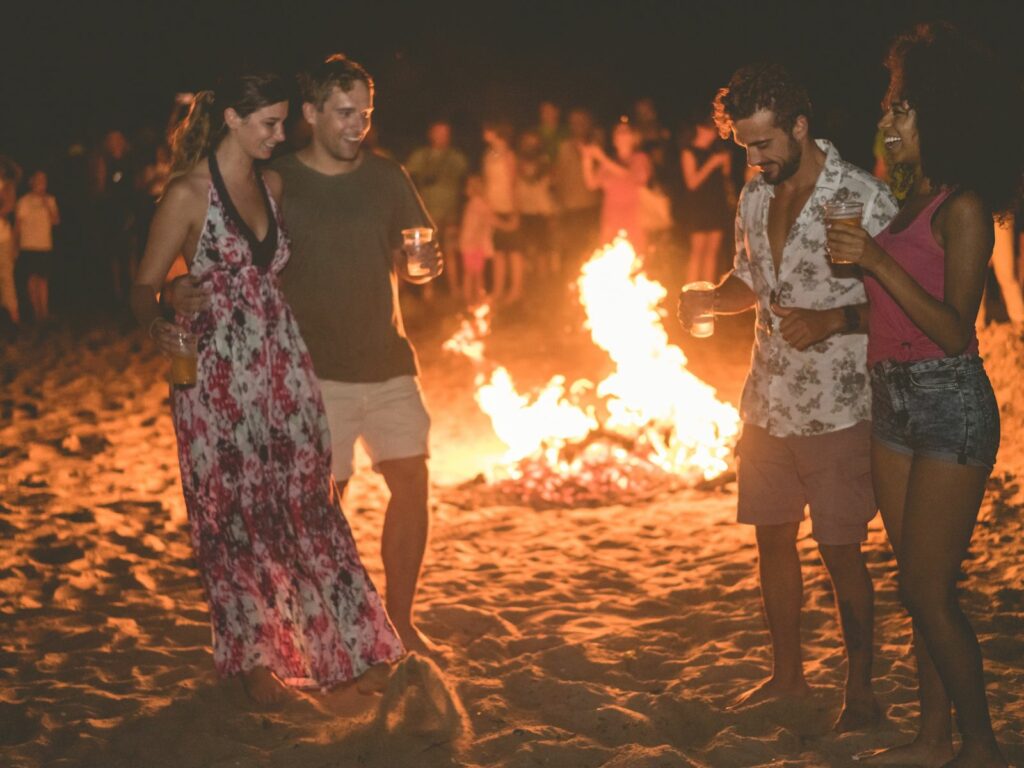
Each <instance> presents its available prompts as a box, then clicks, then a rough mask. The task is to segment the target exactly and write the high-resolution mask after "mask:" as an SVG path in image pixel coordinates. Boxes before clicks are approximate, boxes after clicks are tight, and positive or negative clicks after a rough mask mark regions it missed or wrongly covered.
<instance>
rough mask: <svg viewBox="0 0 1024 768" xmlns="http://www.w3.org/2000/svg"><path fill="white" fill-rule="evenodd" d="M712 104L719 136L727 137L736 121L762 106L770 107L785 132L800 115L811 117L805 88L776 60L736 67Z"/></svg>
mask: <svg viewBox="0 0 1024 768" xmlns="http://www.w3.org/2000/svg"><path fill="white" fill-rule="evenodd" d="M712 106H713V117H714V119H715V125H716V126H717V127H718V133H719V135H720V136H721V137H722V138H723V139H727V138H729V135H730V134H731V133H732V131H733V128H734V127H735V124H736V122H737V121H739V120H745V119H746V118H748V117H750V116H751V115H753V114H754V113H756V112H760V111H761V110H762V109H767V110H770V111H771V112H772V114H774V115H775V124H776V125H777V126H778V127H779V128H781V129H782V130H784V131H786V132H787V133H788V132H789V131H791V130H792V129H793V126H794V125H795V124H796V120H797V118H798V117H800V116H801V115H803V116H804V117H806V118H807V120H808V122H810V120H811V98H810V96H808V95H807V89H806V88H804V86H803V85H802V84H801V83H800V82H798V81H797V80H796V78H794V77H793V75H792V74H791V73H790V71H789V70H788V69H786V68H785V67H784V66H782V65H781V64H778V63H776V62H761V63H758V64H750V65H748V66H745V67H741V68H740V69H738V70H736V72H735V73H733V76H732V77H731V78H730V80H729V85H728V86H726V87H725V88H722V89H721V90H719V91H718V95H717V96H716V97H715V100H714V102H713V104H712Z"/></svg>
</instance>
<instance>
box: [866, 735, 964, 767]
mask: <svg viewBox="0 0 1024 768" xmlns="http://www.w3.org/2000/svg"><path fill="white" fill-rule="evenodd" d="M952 758H953V745H952V744H950V743H948V742H946V743H942V744H936V743H934V742H926V741H912V742H911V743H909V744H903V745H902V746H899V747H891V748H890V749H880V750H878V751H877V752H862V753H861V754H859V755H856V756H855V757H854V759H855V760H857V761H858V762H861V763H864V764H865V765H920V766H926V768H941V766H944V765H946V764H948V763H949V761H950V760H951V759H952Z"/></svg>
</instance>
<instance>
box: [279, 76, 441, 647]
mask: <svg viewBox="0 0 1024 768" xmlns="http://www.w3.org/2000/svg"><path fill="white" fill-rule="evenodd" d="M300 87H301V90H302V100H303V104H302V116H303V119H304V120H305V121H306V122H307V123H308V124H309V125H310V126H311V127H312V141H311V142H310V144H309V145H308V146H307V147H305V148H303V149H301V150H299V151H298V152H296V153H295V154H292V155H288V156H285V157H282V158H280V159H279V160H277V161H275V162H274V164H273V168H274V170H275V171H277V172H278V173H279V174H280V175H281V178H282V180H283V189H284V194H283V203H282V212H283V214H284V220H285V225H286V227H287V230H288V233H289V236H290V237H291V242H292V248H291V260H290V261H289V263H288V265H287V266H286V267H285V268H284V270H283V271H282V273H281V281H282V287H283V289H284V293H285V297H286V298H287V299H288V302H289V304H290V305H291V307H292V310H293V312H294V313H295V317H296V319H297V320H298V323H299V329H300V330H301V331H302V337H303V339H304V340H305V342H306V345H307V347H309V352H310V355H311V357H312V359H313V368H314V369H315V371H316V374H317V377H318V378H319V379H320V387H321V391H322V393H323V398H324V406H325V408H326V410H327V419H328V423H329V424H330V429H331V447H332V451H333V470H334V474H335V478H336V479H337V481H338V482H339V484H340V485H341V486H342V487H344V485H345V483H346V482H347V481H348V479H349V477H351V475H352V455H353V448H354V445H355V441H356V440H357V439H361V440H362V441H363V444H364V446H365V447H366V449H367V452H368V453H369V455H370V458H371V460H372V461H373V465H374V469H376V470H377V471H379V472H380V473H381V474H382V475H383V476H384V480H385V482H386V483H387V486H388V490H389V491H390V492H391V499H390V500H389V502H388V508H387V513H386V516H385V520H384V531H383V535H382V537H381V548H382V556H383V561H384V572H385V577H386V580H387V589H386V594H385V596H386V603H387V609H388V613H389V614H390V616H391V620H392V621H393V622H394V625H395V628H396V629H397V630H398V634H399V635H400V636H401V638H402V641H403V642H404V643H405V645H406V647H407V648H408V649H409V650H412V651H421V652H422V651H428V650H430V649H431V645H430V643H429V641H428V640H427V639H426V638H425V637H424V636H423V635H422V634H421V633H420V632H419V630H418V629H417V628H416V625H415V623H414V621H413V616H412V614H413V602H414V599H415V595H416V584H417V581H418V580H419V573H420V567H421V565H422V562H423V554H424V551H425V549H426V542H427V531H428V526H429V513H428V509H427V489H428V484H427V455H428V450H427V433H428V430H429V427H430V418H429V416H428V415H427V411H426V408H425V407H424V405H423V399H422V396H421V394H420V390H419V384H418V382H417V379H416V373H417V368H416V357H415V354H414V353H413V349H412V345H410V343H409V340H408V339H407V338H406V337H405V331H404V328H403V326H402V315H401V311H400V308H399V304H398V278H399V277H401V278H402V279H404V280H407V281H409V282H415V283H422V282H427V281H428V280H431V279H433V278H434V277H436V276H437V275H438V274H440V272H441V259H440V253H439V252H435V254H434V260H433V263H432V265H431V269H430V273H429V274H428V275H426V276H425V277H422V278H412V277H410V276H409V274H408V271H407V270H406V265H405V260H404V258H403V257H402V252H401V244H402V235H401V231H402V230H403V229H406V228H409V227H420V226H428V227H433V223H432V222H431V220H430V217H429V216H428V215H427V212H426V210H425V209H424V207H423V204H422V202H421V201H420V198H419V195H418V194H417V193H416V190H415V188H414V187H413V185H412V182H411V181H410V180H409V177H408V175H407V174H406V172H405V170H404V169H403V168H402V166H401V165H399V164H398V163H396V162H394V161H393V160H389V159H386V158H383V157H380V156H378V155H374V154H372V153H370V152H368V151H366V150H364V149H363V148H362V143H363V139H364V138H365V137H366V134H367V132H368V131H369V129H370V118H371V115H372V113H373V80H372V79H371V78H370V76H369V75H368V74H367V72H366V70H364V69H363V68H362V67H361V66H360V65H359V64H356V63H355V62H353V61H350V60H348V59H346V58H345V57H344V56H332V57H330V58H329V59H328V60H327V61H326V62H324V63H323V64H321V65H320V66H319V67H317V68H316V69H314V70H313V71H311V72H309V73H306V74H304V75H303V76H301V77H300Z"/></svg>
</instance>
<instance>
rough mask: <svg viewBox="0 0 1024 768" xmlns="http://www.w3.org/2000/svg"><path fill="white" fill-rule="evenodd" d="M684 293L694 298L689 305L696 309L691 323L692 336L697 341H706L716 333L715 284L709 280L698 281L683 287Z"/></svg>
mask: <svg viewBox="0 0 1024 768" xmlns="http://www.w3.org/2000/svg"><path fill="white" fill-rule="evenodd" d="M683 293H685V294H688V295H689V296H690V297H692V298H688V299H687V303H689V304H691V306H693V308H694V315H693V320H692V321H691V323H690V327H689V329H688V330H689V331H690V335H691V336H693V337H694V338H697V339H706V338H707V337H708V336H711V335H713V334H714V332H715V284H714V283H709V282H708V281H707V280H698V281H697V282H695V283H687V284H686V285H684V286H683Z"/></svg>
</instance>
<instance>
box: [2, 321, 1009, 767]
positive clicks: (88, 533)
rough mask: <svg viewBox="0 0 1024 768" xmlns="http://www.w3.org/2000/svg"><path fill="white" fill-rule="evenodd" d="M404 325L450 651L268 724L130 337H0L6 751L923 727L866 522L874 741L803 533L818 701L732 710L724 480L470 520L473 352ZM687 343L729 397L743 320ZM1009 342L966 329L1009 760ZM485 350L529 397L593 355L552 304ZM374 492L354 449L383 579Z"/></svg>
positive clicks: (158, 376)
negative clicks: (220, 659)
mask: <svg viewBox="0 0 1024 768" xmlns="http://www.w3.org/2000/svg"><path fill="white" fill-rule="evenodd" d="M411 314H412V315H413V318H412V321H413V322H412V323H411V325H412V326H413V327H414V331H415V332H414V334H413V337H414V340H415V342H416V344H417V347H418V349H419V351H420V357H421V362H422V365H423V382H424V386H425V389H426V394H427V398H428V401H429V404H430V408H431V412H432V416H433V420H434V431H433V454H434V455H433V459H432V470H433V478H434V483H435V487H434V491H433V501H432V506H433V531H432V541H431V545H430V550H429V554H428V558H427V563H426V566H425V569H424V574H423V579H422V588H421V592H420V599H419V606H420V608H419V619H420V623H421V625H422V628H423V629H424V630H425V631H426V632H427V633H428V634H429V635H430V636H431V637H433V638H435V639H436V640H437V642H438V643H439V644H441V645H442V652H441V654H440V655H439V656H438V657H437V659H436V666H435V665H433V664H432V663H424V662H422V661H421V660H419V659H414V660H412V661H410V662H406V663H404V664H402V665H400V666H399V667H397V668H396V669H394V670H391V672H390V679H389V678H387V677H385V676H383V675H382V676H378V679H377V680H371V681H366V683H365V684H364V685H362V686H361V687H360V686H356V685H351V686H348V687H346V688H344V689H341V690H336V691H332V692H329V693H326V694H321V693H312V694H308V693H307V694H302V695H297V696H296V697H295V698H294V700H293V701H291V702H289V703H288V704H286V705H284V706H283V707H281V708H279V709H276V710H268V711H263V710H260V709H258V708H256V707H254V706H250V705H249V703H248V702H247V699H246V697H245V695H244V693H243V692H242V690H241V686H240V685H239V683H238V682H237V680H232V681H227V682H220V681H218V680H217V679H216V676H215V674H214V671H213V664H212V658H211V652H210V628H209V624H208V620H207V609H206V603H205V600H204V598H203V594H202V591H201V588H200V583H199V580H198V577H197V575H196V571H195V564H194V561H193V560H192V554H191V549H190V546H189V543H188V536H187V528H186V523H185V510H184V505H183V502H182V499H181V493H180V486H179V481H178V467H177V458H176V453H175V444H174V434H173V429H172V427H171V421H170V418H169V413H168V407H167V401H166V398H167V387H166V384H165V383H163V381H162V376H163V375H164V371H165V362H164V361H163V360H162V359H160V358H159V357H158V356H157V355H156V354H155V353H154V352H153V351H152V349H151V347H150V346H149V344H148V343H147V341H146V340H145V339H144V338H143V337H142V335H141V334H139V333H137V332H128V331H120V330H118V329H117V328H115V327H112V326H111V327H102V328H99V329H93V330H82V329H75V328H68V327H65V328H62V329H58V330H56V331H53V332H51V333H50V334H49V335H48V336H47V337H45V338H40V339H35V340H24V339H23V340H22V341H21V342H19V343H18V344H17V345H15V346H12V347H8V348H7V349H6V350H4V352H3V357H2V368H0V375H2V377H3V395H2V398H0V627H2V632H0V680H2V681H3V682H2V687H0V765H3V766H10V767H11V768H21V767H24V768H29V767H31V768H42V767H43V766H46V767H47V768H56V767H58V766H104V767H105V768H120V767H121V766H139V767H140V768H162V767H164V766H167V767H168V768H171V767H173V768H192V767H196V768H198V767H199V766H210V767H211V768H213V767H216V768H227V767H228V766H237V767H239V768H242V767H246V768H247V767H249V766H273V767H275V768H278V767H280V768H285V767H289V768H290V767H295V768H299V767H300V766H301V767H302V768H316V767H321V766H322V767H324V768H327V767H328V766H338V767H342V766H346V767H347V766H360V767H363V766H365V767H376V766H381V767H385V766H386V767H387V768H393V767H401V768H404V767H405V766H408V767H410V768H420V767H421V766H456V765H465V766H502V767H503V768H526V767H527V766H531V767H532V766H553V767H555V768H576V767H579V768H591V767H593V768H597V766H606V767H607V768H655V767H658V768H661V767H665V768H676V767H677V766H680V767H681V766H714V767H717V766H722V767H732V766H736V767H739V766H761V765H772V766H846V765H854V764H855V763H854V762H853V760H852V756H853V755H854V754H856V753H859V752H861V751H863V750H866V749H870V748H875V747H881V746H887V745H891V744H894V743H897V742H899V741H901V740H903V739H906V738H907V737H908V736H909V735H910V734H911V733H912V728H913V722H914V718H915V716H916V711H917V704H916V696H915V678H914V668H913V661H912V658H911V651H910V624H909V621H908V619H907V617H906V614H905V613H904V611H903V610H902V609H901V607H900V606H899V604H898V601H897V597H896V584H895V580H894V562H893V557H892V554H891V552H890V550H889V547H888V544H887V542H886V540H885V536H884V533H883V531H882V529H881V525H880V522H879V521H878V520H877V519H876V520H875V522H874V523H873V524H872V527H871V534H870V539H869V541H868V542H867V544H866V552H867V557H868V560H869V564H870V568H871V572H872V575H873V576H874V579H875V586H876V594H877V600H876V612H877V622H876V645H877V658H876V663H875V680H876V689H877V692H878V695H879V698H880V700H881V702H882V704H883V707H884V709H885V712H886V719H885V721H884V722H883V723H882V725H880V726H879V727H878V728H876V729H874V730H872V731H868V732H861V733H850V734H844V735H841V736H839V735H836V734H834V733H833V732H832V731H831V724H832V722H833V721H834V719H835V716H836V714H837V712H838V709H839V706H840V703H841V686H842V682H843V680H844V676H845V663H844V660H843V651H842V646H841V641H840V636H839V632H838V628H837V624H836V619H835V615H834V605H833V600H832V598H831V592H830V589H829V585H828V579H827V575H826V572H825V570H824V568H823V566H822V564H821V562H820V560H819V558H818V555H817V552H816V548H815V546H814V543H813V542H812V541H811V540H810V539H809V538H808V537H807V535H806V533H807V532H806V530H803V531H802V537H801V540H800V545H799V546H800V552H801V557H802V559H803V562H804V579H805V595H806V598H805V610H804V614H803V639H804V651H805V659H806V670H807V675H808V679H809V681H810V682H811V684H812V685H813V686H814V690H815V692H814V695H813V696H812V697H810V698H808V699H806V700H801V701H789V702H769V703H762V704H758V705H754V706H750V707H747V708H743V709H739V710H730V709H729V708H728V705H729V704H730V703H731V702H732V701H733V699H734V698H735V697H736V696H737V695H738V694H740V693H741V692H743V691H744V690H746V689H748V688H749V687H751V686H752V685H753V684H754V683H756V682H758V681H759V680H760V679H761V678H762V677H763V676H765V674H766V673H767V671H768V664H769V651H768V636H767V632H766V629H765V626H764V622H763V619H762V614H761V608H760V599H759V593H758V582H757V577H756V553H755V548H754V540H753V532H752V530H751V529H749V528H746V527H740V526H738V525H736V524H735V523H734V522H733V517H734V512H735V503H736V497H735V487H734V486H733V485H726V486H724V487H722V488H718V489H716V490H713V491H695V490H687V491H681V492H677V493H665V494H662V495H659V496H657V497H656V498H653V499H651V500H649V501H645V502H644V503H634V504H630V505H618V504H611V505H609V506H604V507H596V508H583V509H546V510H536V509H532V508H528V507H522V506H481V505H480V504H479V503H478V501H477V496H476V495H474V493H473V492H472V491H471V490H469V491H467V490H466V489H460V488H459V487H458V486H459V484H460V483H462V482H464V481H467V480H469V479H471V478H473V477H474V476H475V475H476V474H477V473H478V472H479V471H480V469H481V468H482V467H483V465H484V462H485V460H486V459H487V457H489V456H493V455H495V454H496V453H498V452H500V450H501V446H500V444H499V443H498V442H497V440H496V439H495V437H494V436H493V434H492V433H491V432H490V430H489V426H488V423H487V420H486V418H485V417H484V416H483V415H481V414H480V413H479V411H478V410H477V409H476V406H475V405H474V403H473V400H472V392H473V383H472V378H473V371H472V368H471V366H470V365H469V364H468V363H467V362H466V361H463V360H458V359H452V358H451V357H449V356H447V355H445V354H443V353H442V352H441V351H440V343H441V341H442V340H443V339H444V338H445V335H446V334H447V333H449V332H450V331H451V330H452V329H453V328H454V324H455V319H454V318H446V319H445V320H444V321H439V322H434V323H427V322H421V323H419V325H418V326H417V323H416V317H415V312H412V313H411ZM499 319H500V318H499ZM685 344H686V349H687V353H688V354H689V355H690V357H691V370H693V371H694V372H695V373H697V374H698V375H700V376H702V377H703V378H705V379H706V380H708V381H709V382H710V383H712V384H713V385H714V386H716V387H717V388H718V389H719V391H720V392H721V393H722V396H723V397H724V398H726V399H729V400H731V401H732V402H734V403H735V402H736V399H737V397H738V394H739V389H740V384H741V382H742V376H743V374H744V372H745V370H746V365H747V359H748V355H749V318H746V319H745V320H742V319H741V320H737V321H736V322H735V323H732V324H731V325H730V324H728V323H727V324H725V327H723V329H722V331H721V332H720V333H719V334H718V335H717V336H716V337H714V338H713V339H710V340H707V341H700V342H697V341H694V340H687V341H686V342H685ZM1022 352H1024V344H1022V343H1021V340H1020V338H1019V336H1016V335H1014V334H1013V333H1012V332H1010V331H1009V329H1008V328H1007V327H1006V326H998V327H995V328H993V329H991V330H989V331H988V332H986V333H985V334H984V338H983V353H984V354H986V355H987V356H988V358H989V366H990V371H991V373H992V378H993V380H994V382H995V384H996V388H997V391H998V394H999V396H1000V399H1001V402H1002V407H1003V414H1004V423H1003V451H1002V453H1001V456H1000V464H999V466H998V467H997V469H996V472H995V474H994V476H993V480H992V481H991V483H990V488H989V492H988V494H987V496H986V498H985V502H984V507H983V509H982V514H981V520H980V523H979V525H978V528H977V531H976V534H975V537H974V541H973V543H972V546H971V550H970V556H969V558H968V559H967V561H966V562H965V574H964V579H963V582H962V589H963V603H964V605H965V606H966V609H967V610H968V612H969V614H970V616H971V618H972V620H973V622H974V626H975V628H976V630H977V632H978V635H979V637H980V638H981V643H982V648H983V652H984V656H985V660H986V673H987V676H988V681H989V694H990V701H991V705H992V712H993V717H994V721H995V727H996V731H997V733H998V735H999V737H1000V739H1001V741H1002V743H1003V744H1004V746H1005V749H1006V752H1007V755H1008V757H1009V758H1010V760H1011V762H1013V763H1014V764H1018V765H1021V764H1024V734H1022V729H1021V715H1022V711H1024V706H1022V702H1021V698H1020V695H1019V692H1020V691H1021V690H1022V689H1024V573H1022V569H1024V558H1022V553H1024V535H1022V530H1021V515H1020V511H1021V505H1022V496H1021V493H1020V485H1019V483H1020V477H1021V471H1022V468H1024V459H1022V447H1021V443H1020V435H1021V434H1022V433H1021V431H1020V430H1021V424H1022V422H1024V377H1022V376H1021V359H1022V357H1021V355H1022ZM490 353H491V354H492V356H493V357H494V359H496V360H499V361H501V362H502V363H503V364H505V365H507V366H508V367H509V368H510V370H511V371H512V373H513V374H514V375H515V376H516V377H517V381H522V382H524V383H525V384H527V385H530V384H538V383H541V382H542V381H544V380H545V379H546V378H547V377H548V376H549V375H551V374H552V373H557V372H562V373H566V374H568V375H570V376H584V375H586V376H590V377H594V376H600V375H603V373H604V371H601V370H598V369H600V368H601V367H602V366H605V367H607V361H605V360H604V358H603V356H602V355H601V353H600V352H599V351H596V350H594V349H593V347H592V346H591V345H589V343H588V342H587V339H586V337H585V336H584V335H583V334H582V333H581V332H580V331H579V330H578V328H577V327H576V326H575V325H574V323H573V321H572V318H571V313H563V314H562V315H558V316H557V317H556V318H554V319H552V318H551V317H549V318H548V319H547V321H546V322H545V327H543V328H541V327H539V324H531V323H528V322H524V321H514V320H510V321H508V322H507V323H502V322H499V323H497V327H496V329H495V334H494V337H493V339H492V341H491V342H490ZM560 369H561V370H560ZM384 499H385V493H384V489H383V486H382V483H381V482H380V480H379V478H377V477H376V476H374V475H373V474H372V473H371V472H370V471H369V470H368V468H367V467H366V466H365V460H364V465H363V466H362V468H361V470H360V473H359V475H358V476H357V478H356V479H355V480H354V481H353V483H352V484H351V487H350V489H349V492H348V495H347V498H346V504H345V509H346V514H347V515H348V518H349V520H350V522H351V524H352V527H353V530H354V533H355V536H356V539H357V541H358V543H359V547H360V551H361V553H362V555H363V558H364V560H365V561H366V564H367V567H368V568H369V570H370V572H371V574H372V575H373V576H374V578H375V579H376V580H377V582H378V584H381V583H382V573H381V564H380V557H379V541H380V529H381V523H382V518H383V506H384ZM361 688H362V689H361ZM375 689H376V690H375Z"/></svg>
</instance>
